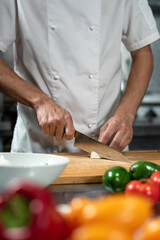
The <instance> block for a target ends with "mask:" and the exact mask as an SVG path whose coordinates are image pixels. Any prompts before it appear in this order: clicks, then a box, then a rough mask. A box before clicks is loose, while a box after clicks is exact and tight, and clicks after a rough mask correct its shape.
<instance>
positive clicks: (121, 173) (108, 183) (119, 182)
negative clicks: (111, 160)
mask: <svg viewBox="0 0 160 240" xmlns="http://www.w3.org/2000/svg"><path fill="white" fill-rule="evenodd" d="M130 180H131V178H130V173H129V172H128V171H127V170H126V169H125V168H123V167H119V166H116V167H112V168H110V169H108V170H107V171H106V172H105V174H104V175H103V178H102V183H103V185H104V187H105V188H106V190H107V192H109V193H114V192H123V191H124V190H125V187H126V185H127V183H128V182H129V181H130Z"/></svg>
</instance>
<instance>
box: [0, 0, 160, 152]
mask: <svg viewBox="0 0 160 240" xmlns="http://www.w3.org/2000/svg"><path fill="white" fill-rule="evenodd" d="M148 2H149V4H150V6H151V8H152V11H153V14H154V16H155V19H156V22H157V26H158V28H159V31H160V0H149V1H148ZM151 47H152V51H153V55H154V71H153V74H152V78H151V81H150V84H149V87H148V90H147V93H146V95H145V97H144V99H143V101H142V104H141V105H140V107H139V109H138V112H137V115H136V118H135V121H134V124H133V128H134V136H133V140H132V142H131V144H130V150H151V149H152V150H154V149H160V40H158V41H156V42H155V43H153V44H152V45H151ZM0 57H2V59H3V60H5V62H6V63H7V64H8V65H9V66H10V67H11V68H13V52H12V46H11V47H10V48H9V49H8V51H7V52H6V53H5V54H3V53H1V52H0ZM130 64H131V58H130V54H129V53H128V51H127V50H126V49H125V47H124V46H123V45H122V74H123V83H122V91H124V89H125V86H126V81H127V77H128V72H129V68H130ZM16 116H17V113H16V102H15V101H13V100H12V99H10V98H8V97H7V96H5V95H3V94H2V93H0V151H4V152H8V151H10V144H11V139H12V134H13V129H14V125H15V121H16Z"/></svg>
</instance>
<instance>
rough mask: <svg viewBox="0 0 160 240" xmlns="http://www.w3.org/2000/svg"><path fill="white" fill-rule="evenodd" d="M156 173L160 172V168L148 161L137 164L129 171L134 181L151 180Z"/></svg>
mask: <svg viewBox="0 0 160 240" xmlns="http://www.w3.org/2000/svg"><path fill="white" fill-rule="evenodd" d="M156 171H160V166H159V165H158V164H156V163H153V162H148V161H138V162H135V163H134V164H132V166H131V167H130V170H129V172H130V175H131V178H132V179H141V178H149V177H150V176H151V174H152V173H154V172H156Z"/></svg>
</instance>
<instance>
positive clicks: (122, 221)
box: [78, 194, 153, 231]
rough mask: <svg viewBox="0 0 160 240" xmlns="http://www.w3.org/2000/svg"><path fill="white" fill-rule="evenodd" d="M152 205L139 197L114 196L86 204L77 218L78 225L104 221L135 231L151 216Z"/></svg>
mask: <svg viewBox="0 0 160 240" xmlns="http://www.w3.org/2000/svg"><path fill="white" fill-rule="evenodd" d="M152 206H153V205H152V203H151V202H150V201H149V200H148V199H146V198H145V197H142V196H139V195H124V194H114V195H110V196H106V197H103V198H101V199H99V200H98V201H93V202H88V203H87V204H86V205H85V206H84V207H83V209H82V210H81V212H80V213H79V216H78V218H79V219H78V221H79V223H80V224H85V223H88V222H95V221H96V222H99V221H105V222H107V223H110V224H113V225H118V226H121V227H124V228H126V229H128V230H130V231H134V230H136V229H137V228H138V227H140V226H141V224H143V222H144V221H145V220H146V219H148V218H149V217H151V216H152V213H153V212H152V211H153V210H152Z"/></svg>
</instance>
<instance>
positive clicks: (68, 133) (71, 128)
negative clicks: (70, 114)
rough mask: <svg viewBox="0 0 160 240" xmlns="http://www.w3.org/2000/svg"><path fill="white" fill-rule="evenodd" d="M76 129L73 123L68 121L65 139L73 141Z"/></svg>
mask: <svg viewBox="0 0 160 240" xmlns="http://www.w3.org/2000/svg"><path fill="white" fill-rule="evenodd" d="M74 134H75V128H74V126H73V122H72V121H68V122H67V124H66V126H65V139H66V140H72V139H73V138H74Z"/></svg>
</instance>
